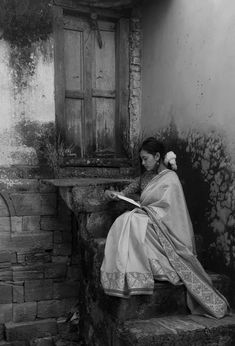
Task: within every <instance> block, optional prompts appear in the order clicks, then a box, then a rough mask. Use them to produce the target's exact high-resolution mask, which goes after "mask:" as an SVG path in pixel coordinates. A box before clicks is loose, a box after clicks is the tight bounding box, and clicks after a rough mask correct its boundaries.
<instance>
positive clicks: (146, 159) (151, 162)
mask: <svg viewBox="0 0 235 346" xmlns="http://www.w3.org/2000/svg"><path fill="white" fill-rule="evenodd" d="M140 159H141V163H142V165H143V166H144V168H145V169H146V171H151V170H152V169H154V168H155V165H156V163H157V162H158V161H159V159H160V154H159V153H156V155H152V154H150V153H148V152H147V151H145V150H141V151H140Z"/></svg>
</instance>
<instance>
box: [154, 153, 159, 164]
mask: <svg viewBox="0 0 235 346" xmlns="http://www.w3.org/2000/svg"><path fill="white" fill-rule="evenodd" d="M154 157H155V160H156V162H158V161H160V153H156V154H155V156H154Z"/></svg>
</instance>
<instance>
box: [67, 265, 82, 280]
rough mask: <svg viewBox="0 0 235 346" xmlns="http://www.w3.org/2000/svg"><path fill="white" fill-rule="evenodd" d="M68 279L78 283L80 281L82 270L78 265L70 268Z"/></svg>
mask: <svg viewBox="0 0 235 346" xmlns="http://www.w3.org/2000/svg"><path fill="white" fill-rule="evenodd" d="M67 279H68V280H69V281H76V280H79V279H80V269H79V267H78V266H77V265H73V266H70V267H68V270H67Z"/></svg>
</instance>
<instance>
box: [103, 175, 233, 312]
mask: <svg viewBox="0 0 235 346" xmlns="http://www.w3.org/2000/svg"><path fill="white" fill-rule="evenodd" d="M140 203H141V208H135V209H134V210H132V211H128V212H125V213H124V214H122V215H121V216H119V217H118V218H117V219H116V220H115V222H114V223H113V225H112V227H111V229H110V231H109V234H108V237H107V241H106V246H105V256H104V260H103V263H102V267H101V283H102V286H103V288H104V291H105V293H106V294H109V295H114V296H119V297H125V298H128V297H129V296H130V295H136V294H152V293H153V289H154V280H158V281H169V282H170V283H172V284H173V285H177V284H182V283H183V284H184V285H185V286H186V288H187V293H188V299H187V301H188V306H189V308H190V310H191V312H192V313H195V314H196V313H198V314H204V315H210V316H214V317H217V318H221V317H223V316H224V315H225V314H226V313H227V310H228V303H227V301H226V299H225V298H224V297H223V296H222V295H221V294H220V293H219V292H218V291H217V290H216V289H215V288H214V287H213V286H212V283H211V280H210V278H209V277H208V275H207V274H206V272H205V271H204V269H203V268H202V266H201V265H200V263H199V261H198V260H197V258H196V251H195V244H194V235H193V228H192V224H191V220H190V217H189V213H188V210H187V206H186V202H185V198H184V194H183V190H182V186H181V184H180V181H179V179H178V176H177V175H176V173H175V172H173V171H170V170H168V169H167V170H164V171H162V172H161V173H160V174H158V175H156V176H155V177H154V178H153V179H152V180H151V181H150V182H149V184H148V185H147V186H146V187H145V188H144V190H143V192H142V194H141V196H140Z"/></svg>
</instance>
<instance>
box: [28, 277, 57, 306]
mask: <svg viewBox="0 0 235 346" xmlns="http://www.w3.org/2000/svg"><path fill="white" fill-rule="evenodd" d="M52 298H53V281H52V280H50V279H47V280H33V281H25V301H26V302H28V301H38V300H47V299H52Z"/></svg>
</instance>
